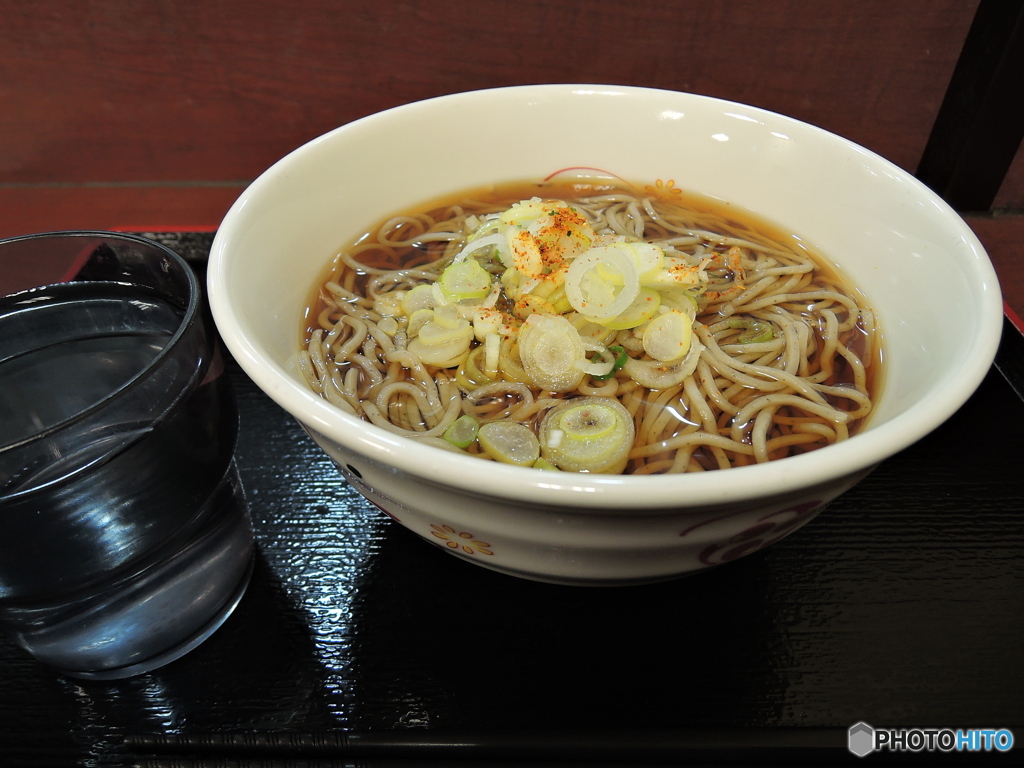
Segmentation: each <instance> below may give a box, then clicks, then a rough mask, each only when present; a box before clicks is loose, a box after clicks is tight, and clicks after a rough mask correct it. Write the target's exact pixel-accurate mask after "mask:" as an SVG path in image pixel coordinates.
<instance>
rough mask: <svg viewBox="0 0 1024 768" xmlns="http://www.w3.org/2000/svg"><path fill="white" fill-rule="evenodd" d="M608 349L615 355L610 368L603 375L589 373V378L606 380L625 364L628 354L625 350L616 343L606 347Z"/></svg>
mask: <svg viewBox="0 0 1024 768" xmlns="http://www.w3.org/2000/svg"><path fill="white" fill-rule="evenodd" d="M608 351H609V352H611V353H612V354H614V355H615V362H614V363H612V369H611V370H610V371H609V372H608V373H606V374H604V375H603V376H593V375H591V377H590V378H592V379H593V380H594V381H607V380H608V379H610V378H612V377H613V376H614V375H615V374H616V373H617V372H618V371H619V370H621V369H622V366H624V365H625V364H626V361H627V360H629V355H627V354H626V350H625V349H623V348H622V347H620V346H618V345H616V346H614V347H608Z"/></svg>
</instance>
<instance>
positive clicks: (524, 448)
mask: <svg viewBox="0 0 1024 768" xmlns="http://www.w3.org/2000/svg"><path fill="white" fill-rule="evenodd" d="M460 418H461V417H460ZM456 421H458V419H456ZM477 439H478V440H479V441H480V447H481V448H483V449H484V451H485V452H486V453H487V455H488V456H490V457H491V458H492V459H494V460H495V461H500V462H504V463H505V464H518V465H520V466H524V467H529V466H531V465H533V463H534V462H536V461H537V459H538V458H539V457H540V443H539V442H538V441H537V436H536V435H535V434H533V430H532V429H530V428H529V427H528V426H526V425H525V424H520V423H519V422H518V421H489V422H487V423H486V424H484V425H483V426H482V427H480V432H479V434H478V435H477Z"/></svg>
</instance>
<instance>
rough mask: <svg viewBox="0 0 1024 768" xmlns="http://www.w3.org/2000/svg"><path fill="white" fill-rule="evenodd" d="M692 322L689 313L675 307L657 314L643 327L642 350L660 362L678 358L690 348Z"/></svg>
mask: <svg viewBox="0 0 1024 768" xmlns="http://www.w3.org/2000/svg"><path fill="white" fill-rule="evenodd" d="M692 323H693V321H692V320H690V317H689V315H686V314H685V313H683V312H680V311H679V310H677V309H670V310H668V311H667V312H664V313H662V314H660V315H658V316H657V317H656V318H654V319H653V320H651V322H650V323H648V324H647V327H646V328H645V329H644V336H643V346H644V351H645V352H646V353H647V354H648V355H650V356H651V357H652V358H654V359H655V360H658V361H660V362H662V363H667V362H671V361H673V360H679V359H680V358H682V357H683V355H685V354H686V353H687V351H688V350H689V349H690V337H691V336H692V335H693V332H692V330H691V328H690V326H691V325H692Z"/></svg>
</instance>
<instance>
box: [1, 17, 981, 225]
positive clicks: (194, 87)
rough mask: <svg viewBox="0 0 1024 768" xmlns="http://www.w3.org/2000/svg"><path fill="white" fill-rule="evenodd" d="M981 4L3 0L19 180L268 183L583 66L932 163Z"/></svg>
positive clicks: (587, 75) (7, 98)
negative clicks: (940, 117) (470, 95)
mask: <svg viewBox="0 0 1024 768" xmlns="http://www.w3.org/2000/svg"><path fill="white" fill-rule="evenodd" d="M976 5H977V0H907V1H905V2H899V3H893V2H891V0H784V1H781V0H780V1H776V2H770V3H769V2H763V1H762V0H701V1H699V2H648V3H626V4H623V3H621V2H612V1H611V0H591V1H590V2H583V1H582V0H575V1H567V0H560V1H559V2H551V1H550V0H519V1H518V2H515V3H510V2H506V1H505V0H475V1H474V2H463V1H462V0H434V2H431V3H414V2H381V1H380V0H350V1H349V2H329V0H293V2H288V3H271V2H253V1H252V0H220V1H219V2H218V1H217V0H150V1H149V2H124V1H123V0H92V1H91V2H90V1H88V0H86V1H83V0H34V2H30V3H25V2H21V1H20V0H0V19H2V22H0V105H2V108H0V185H6V186H7V188H10V185H12V184H31V185H36V184H52V183H55V182H62V183H72V184H74V183H82V182H91V181H102V182H154V181H160V182H166V181H173V182H178V181H195V180H200V181H221V182H222V181H241V180H248V179H251V178H253V177H254V176H256V175H257V174H258V173H259V172H260V171H261V170H263V169H264V168H265V167H266V166H267V165H269V164H270V163H271V162H273V161H274V160H275V159H277V158H278V157H280V156H281V155H282V154H284V153H286V152H287V151H289V150H291V149H292V148H294V147H296V146H297V145H299V144H301V143H303V142H305V141H307V140H309V139H311V138H313V137H314V136H316V135H318V134H320V133H322V132H324V131H326V130H329V129H330V128H333V127H335V126H337V125H340V124H342V123H345V122H348V121H351V120H353V119H355V118H358V117H360V116H363V115H366V114H368V113H371V112H374V111H377V110H381V109H385V108H387V107H391V106H394V105H397V104H401V103H404V102H408V101H412V100H416V99H422V98H426V97H431V96H436V95H440V94H444V93H449V92H455V91H464V90H469V89H475V88H485V87H491V86H502V85H512V84H519V83H535V82H566V81H570V82H571V81H575V82H609V83H616V84H635V85H645V86H656V87H663V88H674V89H682V90H691V91H695V92H699V93H705V94H710V95H714V96H719V97H724V98H729V99H736V100H740V101H745V102H749V103H753V104H756V105H759V106H763V107H766V108H769V109H773V110H777V111H781V112H784V113H788V114H791V115H793V116H796V117H798V118H802V119H804V120H808V121H810V122H813V123H816V124H818V125H821V126H823V127H825V128H828V129H830V130H832V131H835V132H837V133H840V134H842V135H844V136H847V137H849V138H851V139H853V140H855V141H857V142H859V143H862V144H864V145H866V146H867V147H869V148H871V149H873V150H875V151H877V152H879V153H880V154H882V155H884V156H885V157H887V158H889V159H891V160H893V161H894V162H896V163H897V164H899V165H901V166H903V167H904V168H907V169H909V170H914V169H915V167H916V164H917V161H918V159H919V157H920V154H921V151H922V149H923V147H924V144H925V142H926V140H927V137H928V134H929V130H930V128H931V125H932V121H933V120H934V117H935V114H936V112H937V111H938V107H939V105H940V103H941V100H942V97H943V93H944V90H945V88H946V85H947V82H948V80H949V76H950V74H951V72H952V70H953V67H954V64H955V62H956V59H957V55H958V53H959V51H960V47H961V44H962V41H963V39H964V37H965V35H966V32H967V29H968V27H969V25H970V22H971V19H972V16H973V13H974V10H975V7H976ZM0 215H3V214H0Z"/></svg>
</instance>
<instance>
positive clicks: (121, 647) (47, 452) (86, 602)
mask: <svg viewBox="0 0 1024 768" xmlns="http://www.w3.org/2000/svg"><path fill="white" fill-rule="evenodd" d="M26 268H34V269H35V274H36V275H38V274H40V273H45V272H46V270H49V273H48V274H47V277H46V278H45V279H46V280H47V281H48V283H49V284H47V285H43V286H37V287H28V286H29V285H31V284H32V282H33V281H32V278H30V277H26V278H24V279H22V280H21V282H20V283H19V282H18V280H19V278H18V273H19V271H22V272H23V271H26ZM0 276H6V277H7V284H6V285H5V284H4V282H3V280H2V278H0V294H6V295H3V297H2V298H0V525H2V535H0V630H2V631H3V632H5V633H6V634H7V635H8V636H10V637H11V638H13V639H14V640H15V642H17V643H18V644H19V645H21V646H22V647H23V648H25V649H26V650H27V651H28V652H29V653H30V654H32V655H33V656H34V657H36V658H37V659H38V660H40V661H42V662H44V663H46V664H49V665H51V666H53V667H55V668H56V669H58V670H60V671H62V672H64V673H65V674H68V675H72V676H76V677H81V678H87V679H99V680H106V679H116V678H121V677H128V676H131V675H135V674H139V673H142V672H147V671H149V670H152V669H154V668H156V667H159V666H161V665H163V664H166V663H168V662H170V661H172V660H174V659H176V658H178V657H180V656H182V655H183V654H185V653H187V652H188V651H189V650H191V649H192V648H194V647H195V646H197V645H198V644H199V643H201V642H202V641H203V640H204V639H206V638H207V637H208V636H209V635H210V634H211V633H213V632H214V631H215V630H216V629H217V627H219V626H220V625H221V623H223V621H224V620H225V619H226V618H227V616H228V615H229V614H230V613H231V611H232V610H233V609H234V607H235V605H236V604H237V603H238V601H239V600H240V599H241V596H242V594H243V592H244V591H245V588H246V585H247V584H248V581H249V575H250V573H251V571H252V562H253V551H254V546H253V537H252V528H251V525H250V521H249V515H248V511H247V508H246V505H245V500H244V496H243V493H242V489H241V487H240V485H239V482H238V477H237V473H236V470H235V466H234V463H233V459H232V457H233V452H234V448H235V441H236V437H237V431H238V414H237V409H236V406H235V402H234V399H233V395H232V392H231V389H230V386H229V382H228V381H227V377H226V376H225V375H224V368H223V363H222V360H221V358H220V354H219V352H218V348H217V345H216V336H215V333H214V329H213V324H212V321H211V320H210V318H209V316H208V314H207V313H206V312H205V310H204V305H203V303H202V300H201V292H200V285H199V282H198V280H197V278H196V275H195V274H194V273H193V271H192V269H191V268H190V267H189V266H188V264H186V263H185V262H184V261H183V260H182V259H181V258H180V257H179V256H178V255H177V254H175V253H174V252H173V251H171V250H169V249H167V248H165V247H164V246H162V245H160V244H158V243H155V242H152V241H150V240H146V239H143V238H140V237H135V236H132V235H127V234H116V233H108V232H62V233H47V234H42V235H30V236H26V237H19V238H12V239H8V240H0ZM10 291H13V292H10Z"/></svg>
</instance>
